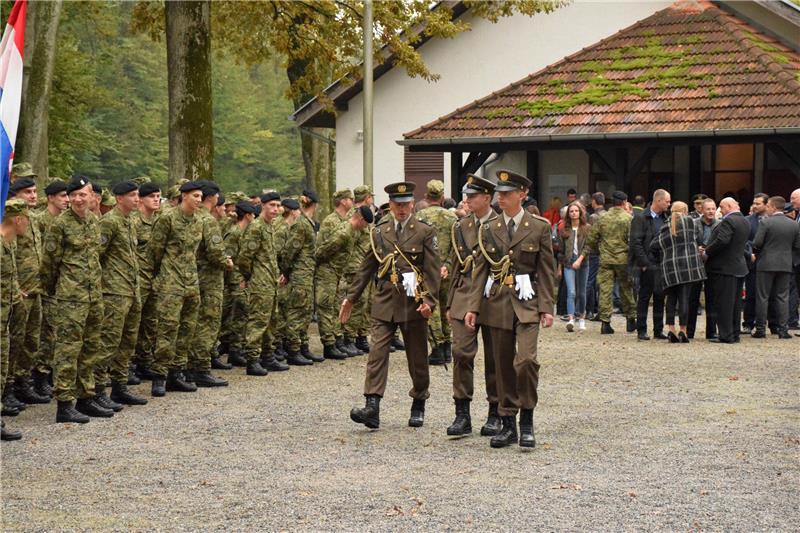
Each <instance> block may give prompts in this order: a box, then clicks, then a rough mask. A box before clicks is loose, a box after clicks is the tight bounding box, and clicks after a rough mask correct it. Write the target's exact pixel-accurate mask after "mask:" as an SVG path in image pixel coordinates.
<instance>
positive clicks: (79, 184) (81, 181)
mask: <svg viewBox="0 0 800 533" xmlns="http://www.w3.org/2000/svg"><path fill="white" fill-rule="evenodd" d="M87 185H91V184H90V183H89V180H88V179H86V178H82V177H77V178H72V181H70V182H69V183H68V184H67V194H72V193H73V192H75V191H77V190H78V189H83V188H84V187H86V186H87ZM92 189H93V190H94V188H92Z"/></svg>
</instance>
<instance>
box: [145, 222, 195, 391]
mask: <svg viewBox="0 0 800 533" xmlns="http://www.w3.org/2000/svg"><path fill="white" fill-rule="evenodd" d="M202 238H203V221H202V219H201V217H200V216H199V215H197V214H193V215H185V214H184V213H183V210H182V209H180V208H173V209H170V210H169V212H167V213H165V214H162V215H160V216H159V217H158V218H157V219H156V222H155V224H154V225H153V234H152V236H151V240H150V252H151V254H152V262H153V272H154V274H155V280H154V282H153V288H154V290H155V291H156V294H157V295H158V296H157V302H156V309H158V329H157V333H156V351H155V357H154V360H153V366H152V367H151V368H152V370H153V372H154V373H155V374H158V375H159V376H166V375H167V372H168V371H170V370H183V369H185V368H186V363H187V361H188V354H189V349H190V347H191V345H192V343H193V342H194V340H195V339H194V332H195V327H196V324H197V313H198V309H199V307H200V286H199V283H198V280H197V259H196V257H197V248H198V247H199V246H200V241H201V240H202Z"/></svg>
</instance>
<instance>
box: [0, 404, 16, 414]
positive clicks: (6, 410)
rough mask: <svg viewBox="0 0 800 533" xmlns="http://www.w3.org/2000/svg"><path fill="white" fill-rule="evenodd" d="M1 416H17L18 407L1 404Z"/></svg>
mask: <svg viewBox="0 0 800 533" xmlns="http://www.w3.org/2000/svg"><path fill="white" fill-rule="evenodd" d="M0 414H2V416H17V415H18V414H19V409H16V408H13V407H9V406H7V405H6V404H3V410H2V413H0Z"/></svg>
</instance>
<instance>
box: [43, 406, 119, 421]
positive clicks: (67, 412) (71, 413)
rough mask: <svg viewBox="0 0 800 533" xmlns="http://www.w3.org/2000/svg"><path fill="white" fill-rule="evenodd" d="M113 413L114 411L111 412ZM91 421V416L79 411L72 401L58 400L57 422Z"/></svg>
mask: <svg viewBox="0 0 800 533" xmlns="http://www.w3.org/2000/svg"><path fill="white" fill-rule="evenodd" d="M111 414H112V415H113V414H114V413H113V411H112V412H111ZM87 422H89V417H88V416H86V415H85V414H83V413H80V412H78V411H77V410H76V409H75V407H74V406H73V405H72V402H58V409H57V410H56V423H57V424H58V423H76V424H86V423H87Z"/></svg>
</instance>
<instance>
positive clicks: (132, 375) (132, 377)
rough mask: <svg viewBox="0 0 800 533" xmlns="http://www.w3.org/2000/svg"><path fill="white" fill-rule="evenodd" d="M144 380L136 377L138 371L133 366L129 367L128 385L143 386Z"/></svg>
mask: <svg viewBox="0 0 800 533" xmlns="http://www.w3.org/2000/svg"><path fill="white" fill-rule="evenodd" d="M141 384H142V380H141V379H140V378H139V376H137V375H136V369H135V368H134V367H133V366H129V367H128V385H141Z"/></svg>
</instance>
